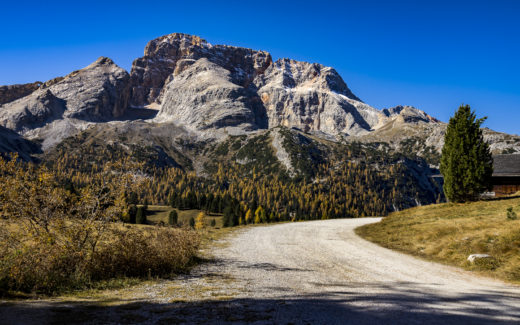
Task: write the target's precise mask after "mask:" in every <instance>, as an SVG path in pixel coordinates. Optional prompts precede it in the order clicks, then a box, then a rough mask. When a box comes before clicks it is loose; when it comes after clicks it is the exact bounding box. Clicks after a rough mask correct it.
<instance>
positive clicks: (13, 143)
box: [0, 126, 41, 161]
mask: <svg viewBox="0 0 520 325" xmlns="http://www.w3.org/2000/svg"><path fill="white" fill-rule="evenodd" d="M12 153H18V156H19V157H20V158H21V159H22V160H25V161H35V159H34V158H33V157H32V155H33V154H38V153H41V149H40V146H39V145H37V144H36V143H34V142H32V141H29V140H27V139H24V138H23V137H22V136H20V135H19V134H18V133H16V132H14V131H11V130H9V129H6V128H4V127H2V126H0V156H7V155H10V154H12Z"/></svg>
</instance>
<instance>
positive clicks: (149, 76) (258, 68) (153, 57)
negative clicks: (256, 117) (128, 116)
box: [130, 33, 272, 106]
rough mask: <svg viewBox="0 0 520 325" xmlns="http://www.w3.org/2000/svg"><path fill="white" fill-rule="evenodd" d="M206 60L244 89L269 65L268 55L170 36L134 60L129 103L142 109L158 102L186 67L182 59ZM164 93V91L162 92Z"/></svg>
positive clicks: (155, 41)
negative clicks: (166, 87)
mask: <svg viewBox="0 0 520 325" xmlns="http://www.w3.org/2000/svg"><path fill="white" fill-rule="evenodd" d="M201 58H206V59H208V60H209V61H210V62H212V63H215V64H216V65H218V66H220V67H222V68H224V69H226V70H228V71H229V72H230V78H231V81H232V82H233V83H234V84H237V85H239V86H243V87H246V86H248V85H249V84H250V83H251V82H252V80H253V79H254V77H255V76H256V75H258V74H260V73H262V72H263V71H264V70H265V69H266V68H267V67H268V66H269V64H270V63H271V61H272V60H271V55H270V54H269V53H267V52H264V51H254V50H251V49H247V48H240V47H234V46H226V45H215V46H213V45H211V44H209V43H208V42H206V41H205V40H203V39H201V38H200V37H198V36H192V35H187V34H181V33H174V34H169V35H165V36H162V37H159V38H157V39H154V40H152V41H150V42H149V43H148V45H146V48H145V50H144V56H143V57H142V58H138V59H136V60H135V61H134V62H133V64H132V71H131V74H130V75H131V90H132V98H131V104H132V105H134V106H143V105H147V104H150V103H153V102H155V101H156V100H158V99H159V101H160V98H159V97H160V95H161V91H162V90H163V87H164V86H165V85H166V84H167V83H168V82H169V81H171V80H172V78H173V76H174V75H176V74H179V73H181V72H182V71H183V69H184V68H185V67H186V65H185V63H186V62H187V61H186V60H195V61H196V60H198V59H201ZM163 93H164V92H163Z"/></svg>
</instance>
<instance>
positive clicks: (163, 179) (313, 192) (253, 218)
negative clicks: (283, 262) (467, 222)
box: [52, 145, 440, 226]
mask: <svg viewBox="0 0 520 325" xmlns="http://www.w3.org/2000/svg"><path fill="white" fill-rule="evenodd" d="M89 150H93V149H89ZM97 150H99V148H98V149H97ZM361 153H362V154H363V155H364V157H363V158H364V159H359V156H360V154H361ZM98 155H99V156H101V157H105V159H107V157H108V158H109V159H110V157H111V155H112V156H113V159H117V158H119V156H120V155H121V154H120V152H118V151H117V150H114V148H104V149H103V150H102V151H101V152H99V153H98ZM342 155H343V157H341V158H343V159H341V160H338V161H323V162H320V163H318V164H315V165H312V164H309V165H308V166H306V165H302V168H306V169H307V170H308V172H307V173H305V174H303V176H302V175H299V176H298V177H293V178H291V177H288V176H287V174H286V173H285V172H284V171H282V172H279V173H274V172H271V173H266V172H265V171H260V172H258V171H257V169H256V167H255V166H253V167H251V166H247V165H246V166H244V165H241V164H238V163H233V162H230V163H227V164H223V163H219V164H216V165H215V167H214V169H215V172H214V173H212V174H211V175H210V176H206V177H201V176H198V175H196V173H195V172H193V171H185V170H183V169H181V168H176V167H157V166H153V165H148V166H147V167H146V168H144V169H143V175H142V177H143V182H142V184H141V185H140V187H139V191H138V192H135V191H128V192H127V193H126V196H127V201H128V202H130V204H137V203H140V204H143V202H149V203H150V204H164V205H170V206H172V207H174V208H177V209H180V210H183V209H200V210H204V211H206V212H207V213H208V214H211V213H215V214H222V215H223V225H224V226H236V225H240V224H248V223H257V222H262V223H264V222H276V221H298V220H316V219H332V218H349V217H363V216H381V215H386V214H387V213H388V212H391V211H394V210H400V209H403V208H407V207H410V206H412V205H415V204H417V202H419V203H420V202H424V203H431V202H435V201H436V200H440V197H436V196H434V195H433V194H432V193H429V192H425V191H424V190H423V189H421V187H420V186H421V184H419V182H417V179H416V178H414V173H417V171H414V170H413V168H414V166H415V165H414V164H415V162H414V161H413V160H410V159H408V158H406V157H402V156H399V155H394V156H392V155H385V154H382V153H380V152H378V151H377V150H373V151H372V152H368V151H367V150H364V149H363V148H362V147H360V146H359V145H352V146H351V147H350V149H349V150H347V151H345V152H343V153H342ZM121 156H122V155H121ZM81 161H82V160H80V159H78V157H77V156H75V155H71V154H69V153H67V152H63V154H60V155H59V158H57V159H55V160H54V161H53V162H52V168H53V169H56V170H61V172H60V174H67V175H68V176H67V177H68V179H67V182H70V183H72V184H85V183H88V182H89V179H90V178H91V177H92V175H95V174H96V173H97V172H98V171H99V168H100V167H99V166H102V162H100V164H99V165H98V164H93V165H90V166H89V165H86V163H82V162H81ZM83 161H85V160H83ZM260 168H261V166H260V167H259V169H260ZM311 168H312V170H311ZM429 186H433V185H431V184H430V185H429ZM134 213H135V208H132V213H131V214H130V215H133V214H134ZM124 217H125V218H127V219H128V216H124ZM131 220H132V222H133V220H134V218H133V217H132V218H131Z"/></svg>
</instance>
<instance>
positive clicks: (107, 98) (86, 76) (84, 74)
mask: <svg viewBox="0 0 520 325" xmlns="http://www.w3.org/2000/svg"><path fill="white" fill-rule="evenodd" d="M129 80H130V76H129V75H128V73H127V72H126V71H125V70H124V69H122V68H120V67H118V66H117V65H116V64H115V63H114V61H112V60H111V59H109V58H106V57H100V58H99V59H97V60H96V61H95V62H93V63H92V64H90V65H89V66H87V67H86V68H84V69H81V70H79V71H74V72H72V73H71V74H69V75H67V76H66V77H65V78H63V80H60V81H58V82H56V83H54V84H52V85H50V86H49V87H48V88H47V89H49V90H50V91H51V92H52V93H53V94H54V95H55V96H56V97H58V98H60V99H63V100H64V101H65V102H66V103H67V111H66V112H65V113H64V116H65V117H70V118H77V119H84V120H89V121H106V120H110V119H113V118H117V117H120V116H122V115H123V114H124V113H125V111H126V108H127V107H128V99H129Z"/></svg>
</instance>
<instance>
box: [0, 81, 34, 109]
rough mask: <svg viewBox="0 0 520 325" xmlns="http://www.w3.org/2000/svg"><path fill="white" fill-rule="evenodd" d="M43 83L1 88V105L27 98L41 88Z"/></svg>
mask: <svg viewBox="0 0 520 325" xmlns="http://www.w3.org/2000/svg"><path fill="white" fill-rule="evenodd" d="M41 85H42V82H41V81H36V82H33V83H28V84H18V85H8V86H0V105H3V104H5V103H9V102H12V101H14V100H17V99H19V98H22V97H25V96H27V95H29V94H30V93H32V92H33V91H35V90H36V89H38V88H40V86H41Z"/></svg>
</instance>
